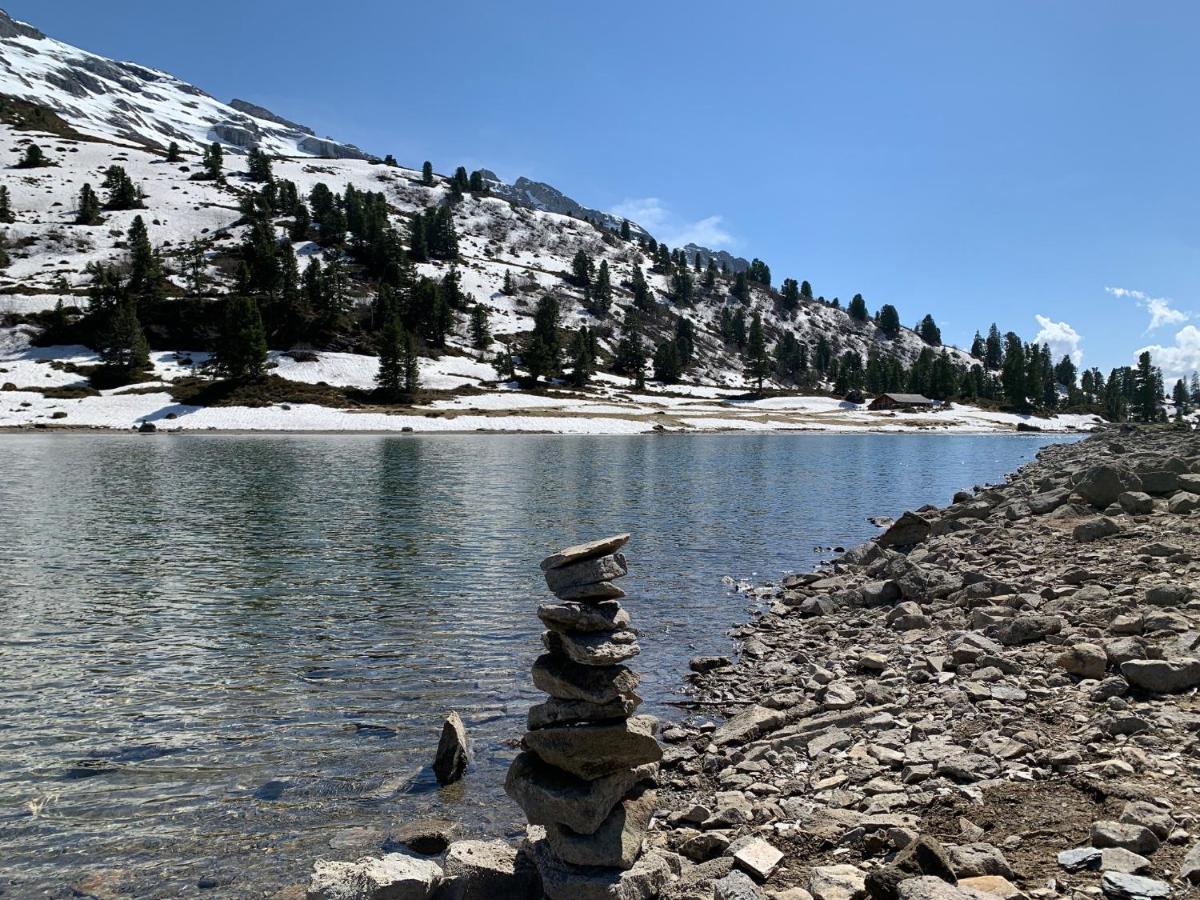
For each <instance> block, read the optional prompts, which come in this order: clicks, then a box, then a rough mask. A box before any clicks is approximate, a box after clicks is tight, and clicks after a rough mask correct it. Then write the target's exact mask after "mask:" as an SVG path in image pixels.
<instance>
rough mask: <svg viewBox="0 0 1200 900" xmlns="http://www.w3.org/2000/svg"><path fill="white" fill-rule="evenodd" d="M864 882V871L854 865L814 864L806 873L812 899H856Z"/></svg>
mask: <svg viewBox="0 0 1200 900" xmlns="http://www.w3.org/2000/svg"><path fill="white" fill-rule="evenodd" d="M866 882H867V876H866V873H865V872H863V870H862V869H859V868H857V867H855V866H851V865H846V864H843V865H837V866H815V867H814V868H813V869H812V871H810V872H809V874H808V892H809V893H810V894H812V895H813V900H858V898H861V897H862V896H863V894H864V893H865V891H866Z"/></svg>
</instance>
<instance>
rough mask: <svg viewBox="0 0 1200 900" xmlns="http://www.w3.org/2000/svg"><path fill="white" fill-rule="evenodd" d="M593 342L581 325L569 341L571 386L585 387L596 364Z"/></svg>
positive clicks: (587, 331)
mask: <svg viewBox="0 0 1200 900" xmlns="http://www.w3.org/2000/svg"><path fill="white" fill-rule="evenodd" d="M593 345H594V340H593V339H592V337H591V335H590V332H589V329H588V327H587V326H586V325H581V326H580V327H579V330H578V331H576V332H575V336H574V338H572V340H571V384H573V385H574V386H575V387H579V388H581V387H585V386H586V385H587V383H588V380H589V379H590V378H591V377H592V372H593V371H594V367H595V364H596V358H595V354H594V350H593Z"/></svg>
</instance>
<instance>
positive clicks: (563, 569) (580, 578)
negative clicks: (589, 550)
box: [545, 553, 629, 594]
mask: <svg viewBox="0 0 1200 900" xmlns="http://www.w3.org/2000/svg"><path fill="white" fill-rule="evenodd" d="M628 572H629V567H628V566H627V565H626V563H625V556H624V555H623V554H621V553H612V554H609V555H608V556H598V557H595V558H594V559H584V560H580V561H579V562H574V563H568V564H567V565H564V566H559V567H558V568H556V569H547V570H546V572H545V576H546V585H547V587H549V588H550V590H551V591H552V592H553V593H555V594H557V593H559V592H560V591H562V590H563V589H565V588H574V587H577V586H579V585H585V584H596V583H597V582H606V581H612V580H613V579H615V578H620V577H621V576H623V575H625V574H627V573H628Z"/></svg>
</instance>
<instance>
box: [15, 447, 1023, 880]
mask: <svg viewBox="0 0 1200 900" xmlns="http://www.w3.org/2000/svg"><path fill="white" fill-rule="evenodd" d="M1045 443H1047V439H1046V438H1045V437H1040V438H1036V437H1035V438H1023V437H978V436H962V437H959V436H945V435H938V436H922V435H905V436H884V435H839V436H814V435H795V436H781V435H753V436H726V435H714V436H707V437H702V436H688V437H671V436H660V437H631V438H621V437H592V438H589V437H578V438H576V437H539V436H495V435H488V436H445V437H383V436H364V435H357V436H334V435H328V436H327V435H319V436H286V437H265V436H264V437H260V436H232V435H223V436H217V435H196V436H173V437H168V436H165V435H158V436H153V437H145V436H135V435H110V436H102V435H6V436H0V458H2V459H3V460H4V477H3V479H0V615H2V616H3V619H4V623H5V628H4V629H3V633H2V635H0V685H2V686H3V689H2V691H0V846H3V848H4V850H3V852H2V853H0V886H3V885H7V886H8V890H9V892H10V895H11V896H24V895H25V893H26V892H27V893H30V894H32V893H33V892H34V891H35V890H39V889H43V888H44V889H47V890H48V891H49V892H50V895H51V896H57V895H63V896H66V895H67V894H68V892H67V890H66V886H68V885H70V884H71V883H73V882H74V881H77V880H78V879H79V878H80V877H81V876H83V875H84V874H86V873H87V872H89V871H91V870H94V869H96V868H122V869H126V870H128V877H129V878H131V879H133V883H134V884H135V885H137V886H138V887H136V888H135V893H139V894H140V893H141V892H143V891H144V892H146V894H147V895H148V894H152V893H157V894H158V895H159V896H164V895H169V896H178V895H187V894H193V893H196V892H197V891H196V884H197V880H198V879H199V878H201V877H206V876H211V877H216V878H217V880H218V881H220V882H221V884H222V888H220V889H219V890H218V891H216V892H215V893H216V894H221V895H226V894H227V895H229V896H239V895H245V894H249V893H256V892H258V891H261V890H263V889H265V888H268V887H271V886H277V885H281V884H285V883H288V882H294V881H296V880H300V879H303V877H304V876H305V874H306V872H307V870H308V868H309V863H310V862H311V860H312V859H313V858H315V857H317V856H319V855H322V854H325V855H331V854H332V855H337V854H339V851H336V850H331V849H330V846H329V841H330V839H331V837H333V836H334V835H336V834H337V833H338V832H339V831H340V830H341V829H345V828H348V827H370V828H377V829H379V830H380V831H381V832H382V833H383V834H386V833H387V832H388V830H389V829H390V828H393V827H394V826H395V825H396V824H398V823H400V822H403V821H405V820H407V819H411V818H414V817H416V816H419V815H423V814H429V813H437V814H440V815H445V816H449V817H453V818H457V819H460V820H461V821H463V822H464V823H466V824H467V825H468V827H469V829H470V830H472V831H475V832H479V833H482V834H496V833H502V832H505V831H508V830H511V829H513V828H514V827H515V826H516V824H517V823H518V821H519V819H520V814H519V811H518V810H517V808H516V807H515V806H514V805H512V804H511V803H510V802H509V801H508V799H507V798H506V797H505V796H504V794H503V791H502V788H501V785H502V782H503V775H504V768H505V766H506V765H507V763H508V760H509V759H510V758H511V757H512V755H513V754H514V752H515V751H514V749H513V744H512V741H513V739H515V738H517V737H519V735H520V733H521V730H522V722H523V717H524V712H525V710H526V709H527V708H528V706H529V705H530V704H531V703H533V702H536V701H537V699H538V696H537V695H536V694H535V693H534V691H533V690H532V687H531V686H530V684H529V679H528V667H529V664H530V662H531V661H532V659H533V657H534V656H535V655H536V654H537V652H538V648H539V643H540V642H539V639H538V635H539V633H540V629H539V627H538V621H537V618H536V616H535V615H534V609H535V606H536V604H537V602H538V601H539V600H541V599H543V598H545V597H546V591H545V587H544V584H543V583H542V582H541V579H540V577H539V570H538V566H537V563H538V561H539V560H540V559H541V557H542V556H543V555H545V554H546V553H548V552H550V551H552V550H554V549H556V548H557V547H558V546H560V545H563V544H567V543H572V542H574V541H576V540H584V539H588V538H592V537H596V536H598V535H602V534H606V533H609V532H614V531H623V530H628V531H632V532H633V534H634V538H633V540H632V542H631V544H630V546H629V548H628V556H629V559H630V575H629V577H628V578H626V579H625V582H624V585H625V587H626V588H627V589H628V590H629V592H630V595H631V596H630V599H629V600H628V601H627V605H628V607H629V609H630V611H631V614H632V615H633V619H634V622H635V624H636V625H637V626H639V627H640V628H641V629H642V631H643V632H644V637H643V640H642V642H641V643H642V646H643V649H644V652H643V655H642V656H641V657H640V658H639V659H638V661H637V665H638V667H639V668H641V669H642V670H643V671H644V673H645V677H644V682H643V687H644V690H643V693H644V694H645V695H646V696H647V708H648V709H649V710H650V711H653V712H657V713H659V714H660V715H670V714H671V712H670V707H665V706H664V701H665V700H667V699H669V698H670V696H671V694H672V693H674V692H676V691H677V690H678V689H679V686H680V684H681V676H682V674H683V673H684V671H685V670H686V664H687V659H688V658H689V657H690V656H692V655H695V654H697V653H715V652H728V650H729V644H728V641H727V639H726V637H725V633H726V631H727V629H728V627H729V626H730V625H731V624H732V623H733V622H734V621H735V620H736V619H738V618H739V617H740V616H742V615H743V614H744V611H745V604H744V602H743V601H742V600H741V599H740V598H739V597H737V596H735V595H732V594H730V593H729V592H728V591H727V590H726V589H725V588H724V587H723V586H722V584H721V577H722V576H724V575H732V576H734V577H737V578H758V579H775V578H778V577H779V576H781V575H782V574H784V573H785V572H788V571H796V570H804V569H808V568H811V566H812V565H813V563H814V562H816V561H817V559H818V556H817V554H816V553H815V552H814V546H815V545H817V544H822V545H836V544H842V545H847V546H848V545H850V544H853V543H856V542H858V541H861V540H863V539H865V538H867V537H869V536H870V535H871V534H872V533H873V529H872V528H871V526H870V525H869V524H868V523H867V521H866V517H867V516H869V515H874V514H889V515H894V514H897V513H899V512H900V511H901V510H902V509H904V508H911V507H915V506H919V505H921V504H923V503H928V502H939V503H940V502H946V501H947V500H948V499H949V496H950V495H951V493H952V492H953V491H954V490H957V489H960V488H966V487H970V486H971V485H973V484H975V483H977V482H984V481H988V480H994V479H997V478H999V477H1000V476H1001V475H1002V474H1003V473H1004V472H1006V471H1009V470H1011V469H1013V468H1015V467H1016V466H1018V465H1019V464H1021V463H1022V462H1024V461H1027V460H1029V459H1030V458H1032V456H1033V455H1034V453H1035V452H1036V450H1037V448H1038V447H1039V446H1041V445H1043V444H1045ZM451 708H455V709H459V710H461V711H462V712H463V717H464V719H465V720H466V722H467V725H468V728H469V729H470V731H471V733H472V735H473V738H474V740H475V744H476V750H477V754H478V758H477V764H476V766H475V768H474V769H473V770H472V771H471V773H470V775H469V777H468V778H467V780H466V781H465V783H463V784H461V785H458V786H455V787H454V788H450V789H447V790H444V791H439V790H437V788H436V784H435V783H434V781H433V779H432V777H431V776H430V775H429V773H428V769H427V768H426V765H427V763H428V762H429V761H430V759H431V756H432V750H433V748H434V746H435V745H436V741H437V734H438V728H439V727H440V717H441V716H442V715H443V714H444V713H445V712H446V711H447V710H449V709H451ZM358 849H363V850H370V849H378V842H375V843H374V844H373V843H371V842H370V841H368V842H367V843H366V844H365V845H364V846H363V847H362V848H354V849H346V850H342V851H340V855H342V856H347V857H352V856H354V855H356V852H357V850H358ZM3 892H4V891H3V888H2V887H0V893H3ZM205 894H206V896H213V895H214V892H213V891H206V892H205ZM39 895H40V894H39Z"/></svg>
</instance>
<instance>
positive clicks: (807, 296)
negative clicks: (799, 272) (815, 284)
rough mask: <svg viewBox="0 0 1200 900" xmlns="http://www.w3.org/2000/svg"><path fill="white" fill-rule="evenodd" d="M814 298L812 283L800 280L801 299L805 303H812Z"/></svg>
mask: <svg viewBox="0 0 1200 900" xmlns="http://www.w3.org/2000/svg"><path fill="white" fill-rule="evenodd" d="M812 298H813V292H812V285H811V284H809V283H808V282H807V281H802V282H800V299H801V300H803V301H804V302H805V303H811V302H812Z"/></svg>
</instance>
